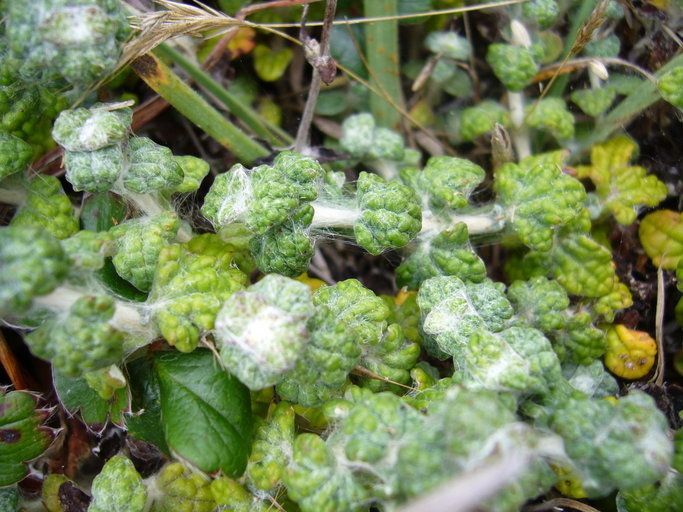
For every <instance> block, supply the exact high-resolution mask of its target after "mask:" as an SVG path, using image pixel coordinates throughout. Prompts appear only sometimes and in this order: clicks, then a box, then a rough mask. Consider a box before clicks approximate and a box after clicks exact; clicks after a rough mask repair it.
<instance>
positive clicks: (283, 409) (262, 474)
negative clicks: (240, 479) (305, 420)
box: [247, 402, 296, 492]
mask: <svg viewBox="0 0 683 512" xmlns="http://www.w3.org/2000/svg"><path fill="white" fill-rule="evenodd" d="M295 418H296V414H295V413H294V409H293V408H292V405H291V404H289V403H287V402H280V403H279V404H277V405H276V406H275V407H274V408H273V409H272V411H271V414H270V419H269V421H268V422H264V423H262V424H261V425H260V426H259V428H258V429H257V430H256V436H255V439H254V447H253V449H252V452H251V456H250V457H249V464H248V466H247V475H248V477H249V481H250V482H251V483H252V485H254V486H255V487H256V488H257V489H260V490H262V491H266V492H270V491H272V490H273V489H275V488H276V487H277V486H278V485H280V484H281V480H282V476H283V474H284V473H285V471H286V469H287V466H288V465H289V463H290V462H291V447H292V443H293V442H294V436H295V431H296V427H295Z"/></svg>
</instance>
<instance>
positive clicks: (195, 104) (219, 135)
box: [131, 54, 269, 165]
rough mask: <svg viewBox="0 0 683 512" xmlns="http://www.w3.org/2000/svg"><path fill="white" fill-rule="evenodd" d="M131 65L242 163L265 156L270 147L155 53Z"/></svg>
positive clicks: (249, 162)
mask: <svg viewBox="0 0 683 512" xmlns="http://www.w3.org/2000/svg"><path fill="white" fill-rule="evenodd" d="M131 68H132V69H133V71H135V73H137V75H138V76H139V77H140V78H142V79H143V80H144V81H145V82H146V83H147V85H149V86H150V87H151V88H152V89H154V91H155V92H156V93H157V94H159V95H160V96H161V97H163V98H164V99H165V100H166V101H168V102H169V103H170V104H171V105H173V107H175V109H176V110H178V112H180V113H181V114H182V115H184V116H185V117H186V118H187V119H189V120H190V121H191V122H192V123H194V124H195V125H197V126H198V127H199V128H200V129H202V130H203V131H204V132H206V133H207V134H208V135H209V136H211V137H213V138H214V139H215V140H216V141H217V142H218V143H219V144H220V145H221V146H223V147H225V148H226V149H228V150H230V151H231V152H232V153H234V154H235V156H237V158H238V159H239V160H240V161H242V162H243V163H245V164H247V165H249V164H252V163H253V162H254V160H256V159H258V158H261V157H265V156H268V154H269V151H268V150H267V149H266V148H265V147H264V146H262V145H261V144H259V143H258V142H256V141H254V140H252V139H251V138H250V137H249V136H248V135H246V134H245V133H244V132H243V131H242V130H240V129H239V128H238V127H237V126H235V125H234V124H233V123H231V122H230V121H228V120H227V119H225V117H223V115H222V114H221V113H220V112H218V111H217V110H216V109H214V108H213V107H212V106H211V105H209V104H208V103H207V102H206V100H204V99H203V98H202V97H201V96H200V95H199V94H197V93H196V92H195V91H193V90H192V89H191V88H190V87H189V86H188V85H187V84H185V83H184V82H183V81H182V80H181V79H180V78H179V77H178V75H176V74H175V73H174V72H173V71H172V70H171V69H170V68H169V67H168V66H166V65H165V64H164V63H163V62H161V61H160V60H159V59H157V58H156V57H155V56H153V55H151V54H146V55H143V56H142V57H139V58H137V59H135V60H134V61H133V62H132V63H131Z"/></svg>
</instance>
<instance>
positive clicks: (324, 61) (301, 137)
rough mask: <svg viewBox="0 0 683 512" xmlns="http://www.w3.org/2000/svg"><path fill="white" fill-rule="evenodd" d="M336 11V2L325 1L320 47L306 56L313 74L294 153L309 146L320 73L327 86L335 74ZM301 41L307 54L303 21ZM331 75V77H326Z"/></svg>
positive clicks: (306, 37)
mask: <svg viewBox="0 0 683 512" xmlns="http://www.w3.org/2000/svg"><path fill="white" fill-rule="evenodd" d="M336 11H337V0H327V5H326V6H325V19H324V24H323V29H322V34H321V36H320V46H319V49H318V52H317V55H306V59H307V60H308V61H309V63H310V64H311V65H312V66H313V74H312V76H311V86H310V87H309V89H308V98H306V106H305V107H304V112H303V114H302V115H301V122H300V123H299V128H298V130H297V132H296V143H295V144H294V151H297V152H299V153H301V152H303V151H305V149H306V148H307V147H308V146H309V145H310V129H311V122H312V121H313V114H314V113H315V106H316V104H317V103H318V96H319V95H320V86H321V85H322V82H323V75H321V71H323V72H326V77H325V80H324V81H325V83H327V84H329V83H330V82H331V81H332V78H333V74H334V73H336V65H335V64H334V61H332V60H331V58H330V31H331V29H332V21H333V20H334V13H335V12H336ZM301 23H302V26H301V39H302V42H303V43H304V52H308V51H309V48H311V46H309V45H310V42H311V41H312V40H311V39H310V38H308V36H306V34H305V32H304V25H303V23H304V19H302V21H301ZM328 73H331V74H332V76H328Z"/></svg>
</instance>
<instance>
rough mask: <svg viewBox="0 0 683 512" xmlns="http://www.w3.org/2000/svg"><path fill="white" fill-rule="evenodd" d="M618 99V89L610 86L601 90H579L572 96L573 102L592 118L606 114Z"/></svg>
mask: <svg viewBox="0 0 683 512" xmlns="http://www.w3.org/2000/svg"><path fill="white" fill-rule="evenodd" d="M616 97H617V91H616V89H615V88H614V87H610V86H607V87H601V88H600V89H578V90H576V91H574V92H572V94H571V98H572V101H573V102H574V103H576V104H577V105H578V106H579V108H580V109H581V110H583V112H584V113H585V114H587V115H589V116H591V117H598V116H600V115H602V114H604V113H605V111H606V110H607V109H608V108H609V107H610V105H612V102H613V101H614V98H616Z"/></svg>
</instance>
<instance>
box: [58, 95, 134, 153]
mask: <svg viewBox="0 0 683 512" xmlns="http://www.w3.org/2000/svg"><path fill="white" fill-rule="evenodd" d="M119 105H121V104H119ZM111 106H112V104H102V103H100V104H96V105H94V106H93V107H92V108H90V109H87V108H77V109H75V110H64V111H63V112H62V113H61V114H59V117H58V118H57V119H56V120H55V124H54V128H53V129H52V137H53V138H54V140H55V142H57V144H59V145H60V146H62V147H63V148H64V149H66V150H67V151H96V150H98V149H102V148H105V147H107V146H113V145H115V144H117V143H119V142H121V141H122V140H123V139H124V138H125V137H126V135H127V134H128V129H129V128H130V124H131V121H132V120H133V110H132V109H130V108H128V107H125V108H118V109H113V110H112V109H111V108H110V107H111ZM114 106H116V105H114Z"/></svg>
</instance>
